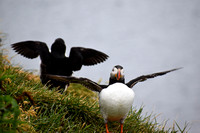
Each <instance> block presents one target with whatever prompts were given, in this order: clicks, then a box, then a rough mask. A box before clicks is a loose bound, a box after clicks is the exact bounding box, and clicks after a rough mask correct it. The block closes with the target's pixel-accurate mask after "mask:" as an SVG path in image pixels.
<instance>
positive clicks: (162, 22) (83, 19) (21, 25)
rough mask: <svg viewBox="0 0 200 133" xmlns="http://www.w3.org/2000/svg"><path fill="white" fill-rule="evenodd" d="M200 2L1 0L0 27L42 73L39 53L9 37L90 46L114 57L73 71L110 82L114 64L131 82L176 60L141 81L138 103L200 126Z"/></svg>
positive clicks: (22, 61)
mask: <svg viewBox="0 0 200 133" xmlns="http://www.w3.org/2000/svg"><path fill="white" fill-rule="evenodd" d="M199 7H200V1H198V0H167V1H164V0H140V1H139V0H126V1H125V0H73V1H72V0H71V1H70V0H60V1H54V0H29V1H28V0H17V1H16V0H1V1H0V31H1V32H3V33H4V35H5V38H4V39H3V43H4V44H6V45H5V46H4V47H5V48H7V49H8V50H9V51H8V54H9V57H10V58H11V62H12V63H13V64H15V65H20V66H22V67H23V68H24V69H26V70H36V71H37V73H39V64H40V60H39V58H37V59H33V60H29V59H26V58H24V57H21V56H19V55H16V53H14V52H13V51H12V50H11V48H10V44H12V43H16V42H19V41H25V40H37V41H43V42H46V43H47V44H48V46H49V47H50V46H51V44H52V43H53V41H54V40H55V39H56V38H58V37H61V38H63V39H64V40H65V42H66V44H67V48H68V50H67V54H66V55H68V54H69V50H70V48H71V47H74V46H82V47H90V48H95V49H97V50H100V51H103V52H105V53H107V54H108V55H109V56H110V58H109V60H107V61H106V62H105V63H101V64H99V65H96V66H91V67H83V68H82V70H81V71H78V72H75V73H74V76H78V77H87V78H89V79H92V80H93V81H98V80H99V79H102V84H104V83H107V81H108V78H109V73H110V71H111V69H112V67H113V66H114V65H116V64H121V65H122V66H123V67H124V69H125V74H126V77H125V78H126V81H127V82H128V81H129V80H131V79H133V78H136V77H137V76H140V75H143V74H150V73H154V72H158V71H164V70H168V69H172V68H176V67H183V69H181V70H179V71H176V72H172V73H169V74H167V75H165V76H162V77H157V78H154V79H150V80H148V81H145V82H143V83H138V84H137V85H136V86H135V87H133V90H134V91H135V93H136V97H135V101H134V107H135V108H137V109H138V108H139V107H140V106H142V105H144V106H145V107H144V112H148V113H149V114H150V113H151V112H153V113H154V114H160V115H159V116H158V117H157V119H158V121H159V122H162V121H163V120H168V124H167V127H169V126H171V125H172V123H173V122H174V120H175V121H177V123H178V124H179V125H180V126H181V127H183V126H184V123H185V122H188V123H189V127H191V129H190V130H189V132H191V133H197V132H200V115H199V113H200V103H199V102H200V96H199V95H200V70H199V68H200V61H199V57H200V8H199Z"/></svg>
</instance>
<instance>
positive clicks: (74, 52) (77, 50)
mask: <svg viewBox="0 0 200 133" xmlns="http://www.w3.org/2000/svg"><path fill="white" fill-rule="evenodd" d="M107 58H108V55H106V54H105V53H103V52H100V51H97V50H95V49H90V48H83V47H73V48H71V51H70V55H69V59H70V62H71V64H72V66H73V70H74V71H77V70H80V69H81V67H82V65H85V66H90V65H95V64H98V63H101V62H104V61H105V60H106V59H107Z"/></svg>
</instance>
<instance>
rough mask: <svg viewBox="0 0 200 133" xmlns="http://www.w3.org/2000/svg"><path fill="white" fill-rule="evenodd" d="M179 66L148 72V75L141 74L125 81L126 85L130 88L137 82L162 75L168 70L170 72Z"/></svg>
mask: <svg viewBox="0 0 200 133" xmlns="http://www.w3.org/2000/svg"><path fill="white" fill-rule="evenodd" d="M179 69H181V68H175V69H172V70H168V71H164V72H158V73H153V74H149V75H142V76H140V77H137V78H135V79H133V80H131V81H129V82H128V83H126V85H127V86H128V87H130V88H132V87H133V86H134V85H135V84H137V83H138V82H143V81H145V80H147V79H150V78H154V77H157V76H162V75H165V74H167V73H169V72H172V71H176V70H179Z"/></svg>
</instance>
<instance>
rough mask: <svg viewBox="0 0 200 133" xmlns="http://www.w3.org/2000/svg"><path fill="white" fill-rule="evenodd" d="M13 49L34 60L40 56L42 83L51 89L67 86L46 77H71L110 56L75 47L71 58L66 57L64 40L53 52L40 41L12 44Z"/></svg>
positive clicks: (55, 46)
mask: <svg viewBox="0 0 200 133" xmlns="http://www.w3.org/2000/svg"><path fill="white" fill-rule="evenodd" d="M12 48H13V49H14V50H15V51H16V52H17V53H18V54H21V55H22V56H24V57H26V58H29V59H33V58H36V57H38V56H40V59H41V65H40V71H41V75H40V78H41V81H42V83H43V84H48V85H51V87H58V86H60V87H61V88H64V87H65V85H66V84H68V83H66V82H65V83H64V82H61V81H57V80H53V79H50V78H48V77H47V76H46V75H47V74H51V75H61V76H71V75H72V73H73V71H78V70H80V69H81V67H82V65H86V66H87V65H95V64H98V63H101V62H103V61H105V60H106V59H107V58H108V55H106V54H105V53H102V52H100V51H97V50H94V49H89V48H83V47H73V48H71V50H70V54H69V55H70V56H69V57H66V56H65V51H66V46H65V42H64V40H63V39H61V38H58V39H56V40H55V42H54V43H53V44H52V46H51V52H49V49H48V47H47V45H46V43H44V42H40V41H23V42H18V43H15V44H12Z"/></svg>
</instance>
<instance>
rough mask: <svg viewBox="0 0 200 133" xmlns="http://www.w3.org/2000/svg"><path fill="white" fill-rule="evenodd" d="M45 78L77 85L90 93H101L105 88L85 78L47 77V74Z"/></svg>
mask: <svg viewBox="0 0 200 133" xmlns="http://www.w3.org/2000/svg"><path fill="white" fill-rule="evenodd" d="M46 76H47V77H48V78H50V79H54V80H58V81H61V82H67V83H78V84H81V85H83V86H85V87H86V88H88V89H90V90H92V91H97V92H101V90H102V89H103V88H102V87H105V86H106V85H105V86H104V85H99V84H97V83H96V82H94V81H92V80H90V79H87V78H76V77H72V76H59V75H49V74H47V75H46Z"/></svg>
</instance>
